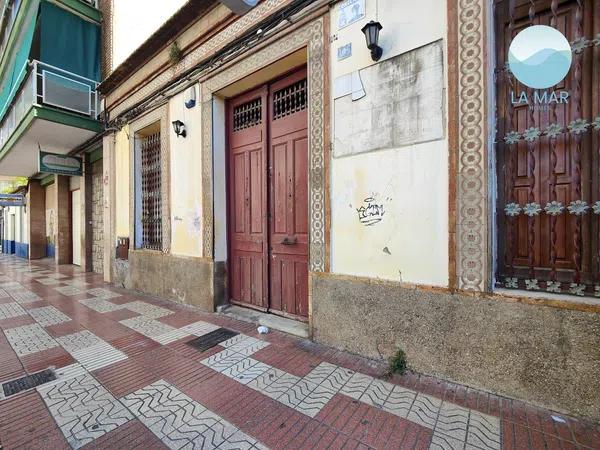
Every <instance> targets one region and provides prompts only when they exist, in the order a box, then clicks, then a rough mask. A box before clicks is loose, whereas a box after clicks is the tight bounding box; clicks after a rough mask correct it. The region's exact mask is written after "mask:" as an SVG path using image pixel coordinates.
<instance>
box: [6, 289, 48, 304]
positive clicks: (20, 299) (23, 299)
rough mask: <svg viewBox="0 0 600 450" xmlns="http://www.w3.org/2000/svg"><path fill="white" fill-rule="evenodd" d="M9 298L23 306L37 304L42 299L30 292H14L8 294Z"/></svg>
mask: <svg viewBox="0 0 600 450" xmlns="http://www.w3.org/2000/svg"><path fill="white" fill-rule="evenodd" d="M10 296H11V297H12V298H13V299H14V301H15V302H17V303H19V304H21V305H25V304H27V303H34V302H39V301H40V300H42V297H40V296H39V295H37V294H36V293H35V292H31V291H25V290H24V291H14V292H10Z"/></svg>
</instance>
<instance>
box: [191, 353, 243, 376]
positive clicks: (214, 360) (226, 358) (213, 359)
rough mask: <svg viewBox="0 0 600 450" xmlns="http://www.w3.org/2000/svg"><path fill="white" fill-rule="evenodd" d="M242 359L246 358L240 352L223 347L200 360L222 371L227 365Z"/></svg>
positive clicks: (229, 365)
mask: <svg viewBox="0 0 600 450" xmlns="http://www.w3.org/2000/svg"><path fill="white" fill-rule="evenodd" d="M243 359H246V357H245V356H244V355H242V354H241V353H236V352H234V351H231V350H229V349H225V350H223V351H221V352H219V353H215V354H214V355H212V356H209V357H208V358H206V359H203V360H202V361H201V362H202V364H204V365H205V366H208V367H210V368H211V369H213V370H216V371H217V372H223V371H224V370H226V369H228V368H229V367H231V366H233V365H235V364H237V363H239V362H240V361H242V360H243Z"/></svg>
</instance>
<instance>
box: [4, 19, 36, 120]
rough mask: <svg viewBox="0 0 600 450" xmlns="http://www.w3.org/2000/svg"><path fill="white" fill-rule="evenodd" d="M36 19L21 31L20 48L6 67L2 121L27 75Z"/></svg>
mask: <svg viewBox="0 0 600 450" xmlns="http://www.w3.org/2000/svg"><path fill="white" fill-rule="evenodd" d="M35 24H36V17H35V16H34V17H33V18H32V19H31V20H30V21H29V23H28V24H27V26H26V27H24V29H23V30H22V31H21V33H22V34H21V37H20V38H19V39H18V40H17V42H19V47H18V49H16V52H14V53H13V54H14V56H13V57H12V59H11V60H10V62H9V64H8V65H7V66H6V67H8V70H7V71H6V75H5V76H4V78H3V79H2V88H1V89H0V121H1V120H2V119H3V118H4V114H6V111H7V109H8V107H9V105H10V103H11V102H12V101H13V99H14V97H15V95H16V94H17V92H18V90H19V86H20V85H21V83H22V82H23V79H24V78H25V75H26V74H27V64H28V59H29V53H30V51H31V42H32V41H33V34H34V31H35Z"/></svg>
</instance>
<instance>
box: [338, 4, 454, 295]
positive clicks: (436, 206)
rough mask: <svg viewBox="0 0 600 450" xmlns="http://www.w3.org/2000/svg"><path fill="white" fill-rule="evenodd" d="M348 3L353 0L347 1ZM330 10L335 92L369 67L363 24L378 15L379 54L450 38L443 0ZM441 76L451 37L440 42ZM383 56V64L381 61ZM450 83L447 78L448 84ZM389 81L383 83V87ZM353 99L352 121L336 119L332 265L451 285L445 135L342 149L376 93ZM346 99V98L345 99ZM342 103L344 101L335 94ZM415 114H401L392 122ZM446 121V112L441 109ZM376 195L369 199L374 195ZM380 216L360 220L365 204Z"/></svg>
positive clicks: (356, 271)
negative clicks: (344, 19)
mask: <svg viewBox="0 0 600 450" xmlns="http://www.w3.org/2000/svg"><path fill="white" fill-rule="evenodd" d="M348 3H351V2H348ZM348 3H346V2H340V3H337V4H336V5H335V6H334V7H333V9H332V31H331V32H332V34H333V35H334V36H335V37H336V40H334V41H333V42H332V45H331V71H332V77H331V80H332V84H333V86H332V92H333V91H334V90H335V89H333V87H335V85H336V79H340V77H342V76H345V75H348V74H350V73H353V72H357V71H358V73H359V74H360V73H361V72H362V73H363V74H364V73H365V68H367V67H369V66H372V65H373V64H376V63H375V62H373V61H372V60H371V56H370V51H369V50H368V49H367V47H366V43H365V36H364V34H363V33H362V32H361V28H362V27H363V26H364V25H365V24H366V23H367V22H369V20H376V21H379V22H381V24H382V25H383V29H382V30H381V35H380V46H381V47H382V48H383V57H382V60H381V61H385V60H386V59H390V58H393V57H396V56H398V55H401V54H404V53H406V52H408V51H411V50H414V49H416V48H420V47H423V46H425V45H427V44H430V43H432V42H436V41H440V40H442V42H444V41H445V40H446V2H445V1H444V0H420V1H418V2H406V1H398V0H365V7H366V8H365V16H364V17H363V18H361V19H360V20H358V21H357V22H355V23H353V24H351V25H349V26H346V27H342V28H340V27H339V22H338V18H339V8H340V6H342V5H344V4H348ZM347 44H352V56H350V57H349V58H346V59H342V60H339V59H338V48H339V47H342V46H344V45H347ZM443 52H444V67H443V70H444V77H445V76H446V75H445V70H446V63H445V59H446V57H445V53H446V43H445V42H444V43H443ZM381 61H380V63H381ZM446 85H447V82H445V83H444V90H445V88H446ZM384 88H385V86H382V89H384ZM373 95H374V93H373V89H371V91H369V92H366V94H365V98H364V99H358V100H356V101H354V102H351V104H353V105H354V106H355V108H356V111H357V112H356V113H355V115H354V116H352V117H349V118H348V120H347V121H345V122H341V123H337V124H336V123H335V120H334V123H333V124H332V134H333V136H332V137H333V140H334V152H333V154H332V160H331V165H330V167H331V216H332V218H331V268H332V271H333V272H335V273H342V274H348V275H359V276H366V277H373V278H383V279H389V280H395V281H403V282H411V283H418V284H426V285H435V286H447V284H448V141H447V137H446V136H444V138H442V139H438V140H434V141H430V142H420V143H416V144H413V145H405V146H402V147H392V148H382V149H379V150H375V151H369V152H364V153H359V154H351V155H340V153H343V152H342V151H341V150H344V149H340V148H338V146H339V142H340V139H339V138H340V137H343V136H344V135H345V134H346V133H345V132H346V131H347V127H348V126H349V124H351V123H352V121H353V120H363V119H362V118H363V116H361V115H360V113H361V107H364V106H361V105H365V102H368V101H369V100H368V99H369V96H373ZM346 103H348V102H346ZM332 105H333V108H334V113H335V108H336V106H337V107H338V108H341V107H342V106H343V103H342V102H339V101H336V100H334V99H332ZM399 106H402V105H399ZM410 119H411V118H407V117H402V116H401V114H398V113H396V117H395V118H394V121H395V122H396V123H397V124H399V125H400V124H402V123H405V122H406V121H407V120H410ZM442 119H443V121H444V125H446V120H447V117H446V115H445V114H444V116H443V118H442ZM369 199H372V200H369ZM377 207H383V210H382V211H380V212H381V220H380V221H379V222H377V223H374V224H371V225H365V223H363V222H361V216H360V212H359V211H358V210H359V209H361V208H365V209H366V211H367V212H368V213H369V214H375V213H376V212H377Z"/></svg>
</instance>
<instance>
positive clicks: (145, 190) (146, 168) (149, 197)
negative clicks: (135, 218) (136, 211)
mask: <svg viewBox="0 0 600 450" xmlns="http://www.w3.org/2000/svg"><path fill="white" fill-rule="evenodd" d="M141 157H142V158H141V159H142V166H141V172H142V248H147V249H152V250H161V249H162V198H161V173H160V132H158V133H156V134H151V135H150V136H147V137H145V138H143V139H142V145H141Z"/></svg>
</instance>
